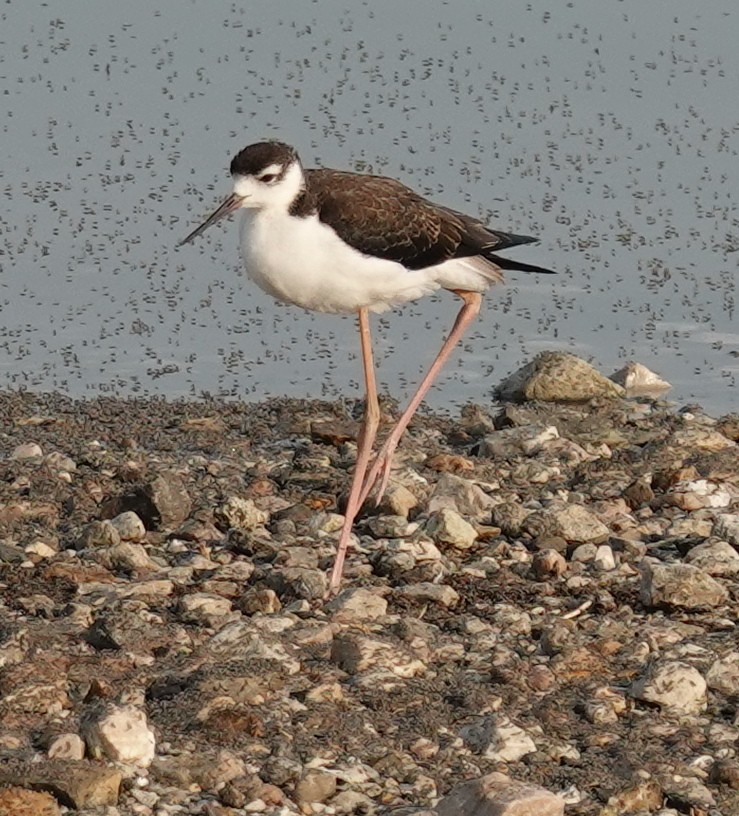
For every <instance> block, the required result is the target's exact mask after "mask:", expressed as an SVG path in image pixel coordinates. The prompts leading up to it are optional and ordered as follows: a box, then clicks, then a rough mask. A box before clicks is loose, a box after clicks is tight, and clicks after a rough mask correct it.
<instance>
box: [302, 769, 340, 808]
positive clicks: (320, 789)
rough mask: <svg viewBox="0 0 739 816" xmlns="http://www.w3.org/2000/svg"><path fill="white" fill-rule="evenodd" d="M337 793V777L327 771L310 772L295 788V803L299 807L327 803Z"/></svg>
mask: <svg viewBox="0 0 739 816" xmlns="http://www.w3.org/2000/svg"><path fill="white" fill-rule="evenodd" d="M335 793H336V776H335V775H334V774H332V773H328V772H327V771H308V772H307V773H306V774H305V775H304V776H303V778H302V779H301V780H300V782H298V784H297V785H296V786H295V801H296V802H297V803H298V804H299V805H307V804H310V803H312V802H325V801H326V800H327V799H330V798H331V797H332V796H333V795H334V794H335Z"/></svg>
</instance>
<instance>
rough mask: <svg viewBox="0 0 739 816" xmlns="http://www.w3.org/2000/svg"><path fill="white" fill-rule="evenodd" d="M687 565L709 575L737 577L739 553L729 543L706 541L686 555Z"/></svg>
mask: <svg viewBox="0 0 739 816" xmlns="http://www.w3.org/2000/svg"><path fill="white" fill-rule="evenodd" d="M685 563H687V564H692V565H693V566H694V567H698V568H700V569H702V570H704V571H705V572H707V573H708V574H709V575H736V574H737V573H738V572H739V552H737V551H736V550H735V549H734V548H733V547H732V546H731V544H729V542H728V541H706V542H705V543H703V544H698V545H697V546H696V547H693V549H692V550H690V551H689V552H688V553H687V554H686V556H685Z"/></svg>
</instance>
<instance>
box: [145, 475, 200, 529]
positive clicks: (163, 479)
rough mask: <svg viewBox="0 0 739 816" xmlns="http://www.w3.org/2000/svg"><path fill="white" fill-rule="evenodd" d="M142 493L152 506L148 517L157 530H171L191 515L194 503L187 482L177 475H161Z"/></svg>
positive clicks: (149, 483) (147, 485)
mask: <svg viewBox="0 0 739 816" xmlns="http://www.w3.org/2000/svg"><path fill="white" fill-rule="evenodd" d="M141 493H142V496H143V498H145V499H146V500H147V501H148V503H149V504H150V509H149V513H148V514H147V515H148V516H149V517H150V523H151V526H152V528H153V529H155V530H161V529H165V530H171V529H173V528H175V527H177V526H179V525H180V524H182V522H184V521H185V519H186V518H187V517H188V516H189V515H190V509H191V506H192V503H191V501H190V497H189V495H188V493H187V488H186V486H185V482H184V481H183V480H182V477H180V476H179V475H178V474H177V473H173V472H171V471H164V472H162V473H159V474H158V475H157V476H156V477H155V478H154V479H152V481H150V482H148V483H147V484H145V485H144V487H143V490H142V491H141Z"/></svg>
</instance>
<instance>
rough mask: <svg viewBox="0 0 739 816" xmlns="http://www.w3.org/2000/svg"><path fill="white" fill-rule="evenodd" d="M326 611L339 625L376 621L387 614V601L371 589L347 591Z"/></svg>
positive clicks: (335, 599) (329, 605) (329, 604)
mask: <svg viewBox="0 0 739 816" xmlns="http://www.w3.org/2000/svg"><path fill="white" fill-rule="evenodd" d="M326 611H327V612H331V613H332V618H333V620H334V621H336V622H338V623H354V622H357V621H365V620H375V619H376V618H381V617H382V616H383V615H385V614H386V613H387V601H386V600H385V598H383V597H382V595H380V594H379V593H378V592H373V591H372V590H369V589H361V588H357V589H345V590H344V591H343V592H340V593H339V594H338V595H337V596H336V597H335V598H334V599H333V600H332V601H330V602H329V603H327V604H326Z"/></svg>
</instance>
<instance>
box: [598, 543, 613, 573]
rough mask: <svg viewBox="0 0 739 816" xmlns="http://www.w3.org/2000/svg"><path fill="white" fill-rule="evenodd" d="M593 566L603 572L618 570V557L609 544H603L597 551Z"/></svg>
mask: <svg viewBox="0 0 739 816" xmlns="http://www.w3.org/2000/svg"><path fill="white" fill-rule="evenodd" d="M593 566H594V567H595V568H596V569H599V570H601V571H602V572H609V571H610V570H614V569H616V556H615V555H614V554H613V550H612V549H611V547H609V546H608V544H601V545H600V546H599V547H598V549H597V550H596V551H595V557H594V558H593Z"/></svg>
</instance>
